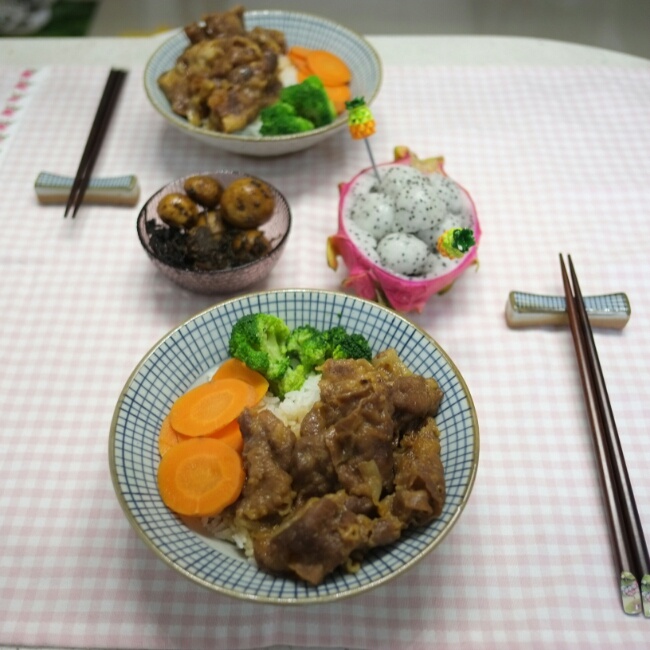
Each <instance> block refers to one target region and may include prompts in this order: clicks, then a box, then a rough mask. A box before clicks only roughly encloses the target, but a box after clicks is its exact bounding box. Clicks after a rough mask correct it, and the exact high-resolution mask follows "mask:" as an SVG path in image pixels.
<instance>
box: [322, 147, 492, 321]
mask: <svg viewBox="0 0 650 650" xmlns="http://www.w3.org/2000/svg"><path fill="white" fill-rule="evenodd" d="M394 156H395V160H394V162H391V163H384V164H383V165H380V167H386V166H390V165H412V166H414V167H416V168H417V169H419V170H420V171H421V172H422V173H424V174H434V173H439V174H445V172H444V169H443V162H444V159H443V158H442V157H437V158H428V159H425V160H420V159H419V158H418V157H417V156H416V155H415V154H414V153H413V152H412V151H410V150H409V149H408V147H405V146H398V147H395V150H394ZM368 171H369V169H364V170H363V171H361V172H359V174H357V175H356V176H355V177H354V178H353V179H352V180H351V181H350V182H349V183H341V184H340V185H339V216H338V232H337V233H336V235H332V236H331V237H329V238H328V240H327V260H328V264H329V266H330V267H331V268H332V269H334V270H336V269H337V268H338V260H337V258H338V257H339V256H340V257H342V258H343V262H344V263H345V266H346V267H347V269H348V277H347V278H345V280H343V282H342V285H343V286H344V287H346V288H350V289H351V290H353V291H354V292H355V293H356V295H358V296H359V297H361V298H367V299H369V300H376V301H378V302H387V303H388V305H389V306H390V307H392V308H393V309H395V310H396V311H400V312H409V311H417V312H421V311H422V310H423V309H424V306H425V304H426V302H427V300H428V299H429V298H430V297H431V296H432V295H433V294H436V293H442V292H444V291H446V290H447V289H449V288H450V287H451V285H452V283H453V282H454V280H455V279H456V278H457V277H458V276H459V275H460V274H461V273H463V271H465V269H467V268H468V267H469V266H470V265H472V264H478V259H477V249H478V244H479V240H480V238H481V229H480V226H479V221H478V216H477V213H476V206H475V205H474V202H473V201H472V198H471V197H470V195H469V194H468V193H467V191H466V190H465V189H464V188H463V187H460V186H459V187H460V190H461V191H462V192H463V193H464V194H465V196H466V198H467V199H468V202H469V205H470V210H471V217H472V229H473V231H474V239H475V241H476V245H475V246H473V247H472V249H471V250H470V251H469V252H468V253H467V254H466V255H465V257H464V258H463V259H462V261H461V262H460V263H459V264H458V265H457V266H455V267H454V268H453V269H452V270H451V271H449V272H448V273H445V274H443V275H440V276H438V277H436V278H429V279H422V280H418V279H409V278H404V277H400V276H397V275H393V274H392V273H390V272H389V271H387V270H385V269H383V268H382V267H380V266H378V265H377V264H376V263H375V262H373V261H372V260H370V259H369V258H368V257H367V255H366V254H365V253H364V252H363V251H361V250H360V249H359V248H358V247H357V246H356V245H355V243H354V242H353V241H352V240H351V239H350V236H349V235H348V233H347V231H346V229H345V224H344V220H343V215H344V210H345V207H346V199H347V198H348V196H349V194H350V190H351V188H352V187H353V186H354V184H355V182H356V181H357V180H358V179H359V177H360V176H362V175H363V174H365V173H366V172H368Z"/></svg>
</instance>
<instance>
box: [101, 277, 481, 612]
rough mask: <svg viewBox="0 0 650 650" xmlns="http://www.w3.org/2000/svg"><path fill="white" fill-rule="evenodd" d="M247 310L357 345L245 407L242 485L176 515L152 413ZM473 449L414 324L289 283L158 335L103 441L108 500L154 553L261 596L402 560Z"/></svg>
mask: <svg viewBox="0 0 650 650" xmlns="http://www.w3.org/2000/svg"><path fill="white" fill-rule="evenodd" d="M254 313H267V314H271V315H274V316H277V317H279V318H281V319H283V320H284V321H285V322H286V323H287V325H288V326H289V327H291V328H295V327H299V326H301V325H311V326H312V327H315V328H317V329H318V330H322V331H325V330H328V329H330V328H334V327H343V328H345V330H346V331H348V332H351V333H352V332H353V333H356V334H360V335H362V336H363V337H365V339H366V340H367V342H368V344H369V345H370V348H371V351H372V358H371V360H370V361H366V360H353V359H344V360H334V359H333V360H328V361H326V362H325V363H324V364H322V366H320V367H319V369H318V371H317V372H315V373H313V374H312V375H311V376H309V377H308V378H307V380H306V381H305V383H304V385H303V386H302V388H301V389H300V390H297V391H291V392H288V393H286V395H284V396H283V397H282V398H280V397H277V396H275V395H273V394H271V393H268V394H267V396H266V397H265V398H264V399H263V401H262V402H261V403H260V404H258V405H257V406H256V407H254V408H253V409H247V410H245V411H244V413H243V414H242V415H241V416H240V417H239V424H240V427H241V430H242V433H243V434H244V435H243V439H244V450H243V457H244V468H245V469H246V472H247V476H246V479H245V480H246V482H245V483H244V489H243V491H242V495H241V496H240V497H239V499H238V501H236V502H235V503H234V504H233V505H232V506H231V507H229V508H227V509H226V511H225V512H224V514H222V515H220V516H216V517H187V516H181V515H178V514H176V513H174V512H172V511H171V510H170V509H169V508H168V507H167V506H166V505H165V504H164V503H163V500H162V499H161V496H160V493H159V491H158V486H157V481H156V473H157V469H158V464H159V462H160V455H159V448H158V435H159V430H160V428H161V423H162V422H163V420H164V419H165V417H166V416H167V415H168V413H169V411H170V408H171V405H172V404H173V403H174V401H175V400H176V399H177V398H178V397H179V396H180V395H182V394H183V393H185V392H186V391H188V390H189V389H191V388H192V387H194V386H197V385H199V384H201V383H203V382H205V381H207V380H208V379H209V378H210V377H211V376H212V374H213V373H214V371H215V369H216V368H218V367H219V366H220V365H221V364H222V363H223V362H224V361H226V360H227V359H228V358H229V337H230V333H231V330H232V327H233V325H234V324H235V323H236V322H237V321H238V320H239V319H241V318H242V317H244V316H246V315H249V314H254ZM478 456H479V432H478V421H477V417H476V411H475V408H474V404H473V401H472V397H471V395H470V392H469V389H468V387H467V385H466V383H465V381H464V379H463V377H462V375H461V373H460V371H459V370H458V368H457V367H456V366H455V364H454V363H453V361H452V360H451V359H450V357H449V356H448V355H447V354H446V353H445V352H444V350H442V349H441V348H440V346H439V345H438V344H437V343H436V342H435V340H434V339H432V338H431V336H430V335H429V334H428V333H426V332H425V331H423V330H422V329H420V328H418V327H417V326H416V325H414V324H413V323H411V322H410V321H408V320H406V319H404V318H403V317H401V316H400V315H398V314H396V313H395V312H393V311H391V310H389V309H386V308H384V307H382V306H380V305H378V304H375V303H373V302H370V301H367V300H364V299H361V298H356V297H353V296H350V295H347V294H342V293H338V292H329V291H317V290H298V289H296V290H283V291H269V292H262V293H256V294H249V295H246V296H243V297H239V298H234V299H232V300H229V301H226V302H223V303H220V304H218V305H216V306H214V307H211V308H210V309H208V310H206V311H204V312H202V313H200V314H197V315H196V316H194V317H193V318H191V319H190V320H188V321H187V322H186V323H184V324H183V325H181V326H179V327H177V328H175V329H174V330H172V331H171V332H169V333H168V334H167V335H166V336H164V337H163V338H162V339H161V340H160V341H159V342H158V343H157V344H156V345H155V346H154V348H153V349H152V350H150V351H149V352H148V353H147V354H146V355H145V356H144V357H143V359H142V360H141V361H140V363H139V364H138V365H137V367H136V368H135V369H134V371H133V373H132V375H131V377H130V378H129V379H128V381H127V383H126V385H125V387H124V389H123V391H122V394H121V395H120V398H119V400H118V403H117V405H116V408H115V412H114V417H113V422H112V425H111V432H110V443H109V462H110V468H111V476H112V479H113V484H114V488H115V491H116V495H117V498H118V501H119V502H120V504H121V506H122V508H123V510H124V512H125V515H126V516H127V519H128V520H129V522H130V523H131V525H132V526H133V528H134V529H135V531H136V532H137V534H138V535H139V536H140V537H141V538H142V539H143V541H144V543H145V544H146V545H147V546H148V547H149V548H150V549H151V550H152V551H153V552H154V553H155V554H156V555H157V556H158V557H159V558H160V559H161V560H163V561H164V562H165V563H166V564H168V565H169V566H170V567H172V568H173V569H175V570H177V571H179V572H180V573H182V574H183V575H185V576H186V577H189V578H190V579H191V580H193V581H195V582H197V583H198V584H200V585H202V586H204V587H206V588H208V589H210V590H213V591H216V592H219V593H222V594H226V595H229V596H233V597H237V598H241V599H245V600H251V601H256V602H268V603H275V604H306V603H315V602H324V601H331V600H336V599H340V598H344V597H347V596H353V595H356V594H359V593H363V592H365V591H366V590H368V589H370V588H373V587H376V586H378V585H381V584H384V583H385V582H386V581H388V580H390V579H391V578H393V577H395V576H397V575H399V574H401V573H403V572H404V571H406V570H409V569H411V568H413V567H414V565H415V564H417V563H418V562H419V561H420V560H422V559H423V558H424V557H425V556H426V555H427V554H428V553H429V552H431V551H432V550H433V549H435V548H436V547H437V546H438V545H439V544H440V543H441V542H442V541H443V539H444V538H445V536H446V535H447V533H448V532H449V531H450V530H451V528H452V527H453V525H454V524H455V523H456V521H457V520H458V518H459V517H460V516H461V513H462V512H463V510H464V507H465V505H466V503H467V501H468V499H469V496H470V493H471V490H472V487H473V484H474V479H475V475H476V470H477V465H478ZM255 459H257V460H255ZM254 462H256V463H259V466H256V465H254V464H253V463H254ZM451 467H453V471H445V468H451ZM260 468H263V471H262V469H260ZM269 468H270V469H269ZM260 479H261V480H260ZM269 504H272V505H269ZM273 504H274V505H273Z"/></svg>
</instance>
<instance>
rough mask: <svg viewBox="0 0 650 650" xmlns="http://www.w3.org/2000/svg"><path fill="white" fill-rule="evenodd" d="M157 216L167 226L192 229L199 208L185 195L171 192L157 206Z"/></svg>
mask: <svg viewBox="0 0 650 650" xmlns="http://www.w3.org/2000/svg"><path fill="white" fill-rule="evenodd" d="M158 215H159V216H160V218H161V219H162V220H163V221H164V222H165V223H166V224H167V225H169V226H175V227H177V228H190V227H192V226H193V225H194V224H195V222H196V219H197V217H198V215H199V207H198V206H197V205H196V203H194V201H192V199H190V198H189V197H188V196H186V195H185V194H180V193H178V192H172V193H171V194H167V195H166V196H164V197H163V198H162V199H161V200H160V203H159V204H158Z"/></svg>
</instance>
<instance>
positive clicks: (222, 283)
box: [137, 171, 291, 295]
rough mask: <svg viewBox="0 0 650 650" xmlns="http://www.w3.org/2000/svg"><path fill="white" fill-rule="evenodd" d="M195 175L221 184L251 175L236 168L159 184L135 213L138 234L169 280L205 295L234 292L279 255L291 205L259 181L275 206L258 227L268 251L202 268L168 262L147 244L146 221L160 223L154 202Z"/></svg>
mask: <svg viewBox="0 0 650 650" xmlns="http://www.w3.org/2000/svg"><path fill="white" fill-rule="evenodd" d="M197 175H201V176H209V177H211V178H214V179H215V180H218V181H219V182H220V183H221V184H222V185H223V186H224V187H227V186H228V185H230V184H231V183H232V182H233V181H235V180H237V179H238V178H244V177H250V178H255V177H254V176H251V175H250V174H246V173H244V172H239V171H216V172H200V173H199V174H190V175H188V176H184V177H183V178H178V179H176V180H174V181H172V182H171V183H168V184H167V185H165V186H164V187H161V188H160V189H159V190H158V191H157V192H156V193H155V194H153V196H152V197H151V198H150V199H149V200H148V201H147V202H146V203H145V204H144V206H143V207H142V209H141V210H140V214H139V215H138V221H137V229H138V237H139V238H140V243H141V244H142V247H143V248H144V250H145V251H146V253H147V255H148V256H149V259H150V260H151V261H152V262H153V263H154V265H155V266H156V267H157V268H158V269H159V270H160V272H161V273H162V274H163V275H164V276H165V277H166V278H168V279H169V280H171V281H172V282H175V283H176V284H177V285H179V286H180V287H183V288H184V289H187V290H189V291H193V292H195V293H202V294H206V295H214V294H220V293H234V292H236V291H239V290H241V289H244V288H245V287H247V286H249V285H251V284H254V283H255V282H258V281H259V280H262V279H263V278H265V277H267V276H268V275H269V273H270V272H271V270H272V269H273V267H274V266H275V265H276V264H277V262H278V260H279V259H280V256H281V255H282V252H283V251H284V247H285V245H286V243H287V239H288V237H289V232H290V230H291V209H290V208H289V204H288V203H287V200H286V199H285V198H284V196H283V195H282V194H281V193H280V192H279V191H278V190H277V188H275V187H273V185H271V184H270V183H268V182H267V181H263V182H264V183H266V184H267V185H268V186H269V187H270V188H271V190H272V191H273V194H274V196H275V209H274V211H273V214H272V215H271V218H270V219H269V220H268V221H267V222H266V223H264V224H263V225H262V226H260V228H259V229H260V230H261V231H262V232H263V233H264V234H265V236H266V238H267V239H268V240H269V242H270V243H271V249H270V251H269V252H268V253H266V254H265V255H264V256H262V257H260V258H259V259H257V260H255V261H253V262H249V263H247V264H242V265H240V266H233V267H231V268H227V269H218V270H210V271H206V270H199V269H188V268H183V267H176V266H171V265H170V264H168V263H167V262H165V261H163V260H161V259H160V258H159V257H158V256H157V255H156V252H155V251H154V249H153V248H152V247H151V243H150V237H149V233H148V232H147V226H146V223H147V221H149V220H153V221H155V222H156V223H157V224H160V225H162V226H164V225H165V224H164V222H163V221H162V219H161V218H160V217H159V216H158V203H160V201H161V199H162V198H163V197H164V196H166V195H167V194H170V193H172V192H183V185H184V183H185V181H186V180H187V178H189V177H190V176H197ZM259 180H262V179H259Z"/></svg>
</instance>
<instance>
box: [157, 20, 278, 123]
mask: <svg viewBox="0 0 650 650" xmlns="http://www.w3.org/2000/svg"><path fill="white" fill-rule="evenodd" d="M243 11H244V10H243V8H242V7H235V8H233V9H232V10H230V11H227V12H224V13H215V14H209V15H206V16H204V17H203V20H202V21H200V22H199V23H194V24H193V25H188V26H187V27H186V28H185V33H186V34H187V36H188V38H189V39H190V41H191V44H190V45H189V46H188V47H187V48H186V49H185V50H184V51H183V52H182V54H181V55H180V56H179V57H178V59H177V61H176V64H175V66H174V67H173V68H172V69H171V70H168V71H166V72H164V73H163V74H162V75H160V77H159V79H158V84H159V86H160V88H161V90H162V91H163V93H164V94H165V96H166V97H167V99H168V100H169V103H170V105H171V108H172V110H173V111H174V112H175V113H177V114H178V115H182V116H183V117H185V118H187V120H188V121H189V122H190V123H191V124H193V125H194V126H204V127H207V128H209V129H211V130H214V131H223V132H225V133H233V132H235V131H240V130H241V129H243V128H244V127H246V126H247V125H248V124H250V123H251V122H252V121H253V120H254V119H255V118H256V117H257V115H258V113H259V112H260V110H261V109H262V108H264V107H265V106H268V105H269V104H272V103H274V102H275V101H276V100H277V99H278V97H279V93H280V89H281V87H282V85H281V83H280V80H279V77H278V56H279V55H280V54H282V53H284V52H285V51H286V41H285V39H284V35H283V34H282V33H280V32H276V31H275V30H265V29H262V28H258V27H256V28H254V29H252V30H251V31H250V32H247V31H246V30H245V28H244V21H243Z"/></svg>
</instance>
